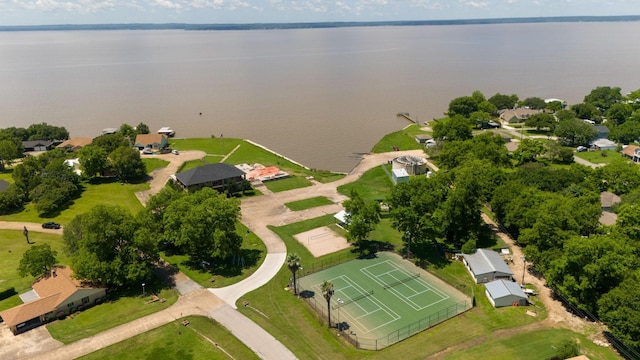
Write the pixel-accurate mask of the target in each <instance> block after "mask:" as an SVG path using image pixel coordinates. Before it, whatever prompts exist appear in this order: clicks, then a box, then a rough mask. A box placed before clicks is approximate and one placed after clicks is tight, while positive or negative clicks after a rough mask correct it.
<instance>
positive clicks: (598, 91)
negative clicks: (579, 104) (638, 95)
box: [584, 86, 622, 112]
mask: <svg viewBox="0 0 640 360" xmlns="http://www.w3.org/2000/svg"><path fill="white" fill-rule="evenodd" d="M620 90H622V89H620V88H619V87H609V86H598V87H596V88H595V89H593V90H591V92H590V93H589V95H586V96H585V97H584V102H585V103H588V104H592V105H594V106H595V107H597V108H599V109H602V111H604V112H606V111H607V110H609V108H610V107H611V106H612V105H613V104H615V103H618V102H620V101H621V100H622V94H621V93H620Z"/></svg>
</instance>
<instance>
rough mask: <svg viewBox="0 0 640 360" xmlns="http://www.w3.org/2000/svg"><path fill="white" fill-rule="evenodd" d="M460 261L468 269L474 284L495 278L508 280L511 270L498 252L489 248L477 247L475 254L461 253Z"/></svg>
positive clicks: (511, 274)
mask: <svg viewBox="0 0 640 360" xmlns="http://www.w3.org/2000/svg"><path fill="white" fill-rule="evenodd" d="M462 262H463V263H464V265H465V266H466V267H467V270H469V273H470V274H471V276H472V277H473V280H474V281H475V282H476V284H480V283H486V282H489V281H493V280H496V279H507V280H510V279H511V277H512V276H513V271H511V269H510V268H509V266H508V265H507V263H505V262H504V260H502V258H501V257H500V254H498V253H497V252H495V251H493V250H489V249H478V250H476V252H475V254H464V255H462Z"/></svg>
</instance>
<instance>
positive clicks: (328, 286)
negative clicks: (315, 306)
mask: <svg viewBox="0 0 640 360" xmlns="http://www.w3.org/2000/svg"><path fill="white" fill-rule="evenodd" d="M320 290H321V291H322V297H324V299H325V300H327V322H328V323H329V327H331V297H332V296H333V283H332V282H331V281H328V280H325V281H323V282H322V284H321V285H320Z"/></svg>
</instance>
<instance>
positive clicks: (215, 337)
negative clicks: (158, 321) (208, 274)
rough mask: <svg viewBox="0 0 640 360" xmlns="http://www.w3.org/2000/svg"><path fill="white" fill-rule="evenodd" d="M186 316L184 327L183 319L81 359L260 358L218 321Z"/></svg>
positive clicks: (207, 359)
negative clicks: (187, 323)
mask: <svg viewBox="0 0 640 360" xmlns="http://www.w3.org/2000/svg"><path fill="white" fill-rule="evenodd" d="M184 319H186V320H188V321H189V326H187V327H185V326H183V325H182V320H183V319H180V320H178V321H174V322H172V323H170V324H166V325H163V326H161V327H159V328H156V329H153V330H149V331H148V332H145V333H143V334H140V335H138V336H136V337H133V338H131V339H127V340H125V341H123V342H120V343H118V344H114V345H111V346H109V347H106V348H104V349H101V350H99V351H96V352H94V353H91V354H89V355H86V356H83V357H81V358H80V359H83V360H91V359H107V358H108V359H119V360H127V359H190V360H210V359H220V360H223V359H224V360H227V359H243V360H244V359H259V357H258V356H257V355H256V354H255V353H254V352H253V351H251V350H250V349H249V348H247V347H246V346H245V345H244V344H243V343H241V342H240V341H239V340H238V339H236V338H235V337H234V336H233V335H232V334H231V333H230V332H229V331H228V330H227V329H225V328H224V327H223V326H221V325H220V324H218V323H216V322H215V321H213V320H211V319H209V318H206V317H201V316H188V317H186V318H184ZM214 343H215V345H214ZM133 349H135V350H133Z"/></svg>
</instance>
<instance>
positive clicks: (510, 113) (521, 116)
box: [500, 108, 541, 124]
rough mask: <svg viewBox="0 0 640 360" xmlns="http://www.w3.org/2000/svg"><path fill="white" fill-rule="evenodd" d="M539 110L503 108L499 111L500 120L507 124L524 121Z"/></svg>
mask: <svg viewBox="0 0 640 360" xmlns="http://www.w3.org/2000/svg"><path fill="white" fill-rule="evenodd" d="M540 112H541V111H540V110H534V109H527V108H518V109H513V110H503V111H502V112H501V113H500V120H501V121H506V122H507V123H509V124H513V123H521V122H525V121H526V120H527V119H528V118H529V117H531V116H532V115H535V114H539V113H540Z"/></svg>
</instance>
